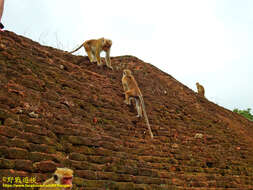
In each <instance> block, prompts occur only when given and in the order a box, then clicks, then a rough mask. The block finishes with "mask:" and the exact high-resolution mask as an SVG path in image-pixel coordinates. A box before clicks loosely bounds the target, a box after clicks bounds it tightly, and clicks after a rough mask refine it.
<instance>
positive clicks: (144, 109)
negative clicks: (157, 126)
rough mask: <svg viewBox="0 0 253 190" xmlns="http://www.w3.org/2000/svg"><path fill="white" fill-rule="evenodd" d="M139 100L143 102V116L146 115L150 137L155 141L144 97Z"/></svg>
mask: <svg viewBox="0 0 253 190" xmlns="http://www.w3.org/2000/svg"><path fill="white" fill-rule="evenodd" d="M139 99H140V101H141V107H142V111H143V114H144V118H145V121H146V123H147V126H148V131H149V133H150V137H151V139H153V138H154V135H153V133H152V130H151V127H150V124H149V120H148V116H147V113H146V108H145V105H144V100H143V97H142V96H139Z"/></svg>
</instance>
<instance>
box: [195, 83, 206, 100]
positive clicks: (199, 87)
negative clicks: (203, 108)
mask: <svg viewBox="0 0 253 190" xmlns="http://www.w3.org/2000/svg"><path fill="white" fill-rule="evenodd" d="M196 86H197V89H198V94H199V95H201V96H203V97H205V89H204V87H203V86H202V85H200V84H199V83H198V82H197V83H196Z"/></svg>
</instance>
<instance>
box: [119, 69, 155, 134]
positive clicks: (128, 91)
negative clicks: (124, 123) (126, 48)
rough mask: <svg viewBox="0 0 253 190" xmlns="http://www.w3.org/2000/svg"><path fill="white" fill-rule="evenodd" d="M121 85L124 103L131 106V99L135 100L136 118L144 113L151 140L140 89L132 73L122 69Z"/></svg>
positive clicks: (150, 131)
mask: <svg viewBox="0 0 253 190" xmlns="http://www.w3.org/2000/svg"><path fill="white" fill-rule="evenodd" d="M122 85H123V89H124V94H125V101H124V102H125V103H126V104H128V105H131V102H130V101H131V99H135V104H136V110H137V113H138V115H137V117H142V112H143V113H144V118H145V121H146V123H147V126H148V130H149V133H150V136H151V138H153V137H154V136H153V133H152V130H151V127H150V124H149V120H148V116H147V113H146V109H145V105H144V100H143V96H142V93H141V91H140V88H139V87H138V84H137V82H136V80H135V78H134V76H133V75H132V72H131V71H130V70H129V69H124V71H123V77H122Z"/></svg>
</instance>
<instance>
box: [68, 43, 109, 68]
mask: <svg viewBox="0 0 253 190" xmlns="http://www.w3.org/2000/svg"><path fill="white" fill-rule="evenodd" d="M111 46H112V41H111V40H109V39H105V38H99V39H92V40H87V41H85V42H84V43H83V44H82V45H80V46H79V47H78V48H76V49H75V50H73V51H71V52H69V53H74V52H76V51H77V50H79V49H80V48H81V47H84V49H85V51H86V52H87V54H88V57H89V60H90V62H92V63H93V62H97V65H98V66H102V63H101V58H100V53H101V51H105V52H106V57H105V62H106V66H107V67H108V68H110V69H112V70H113V68H112V65H111V59H110V49H111Z"/></svg>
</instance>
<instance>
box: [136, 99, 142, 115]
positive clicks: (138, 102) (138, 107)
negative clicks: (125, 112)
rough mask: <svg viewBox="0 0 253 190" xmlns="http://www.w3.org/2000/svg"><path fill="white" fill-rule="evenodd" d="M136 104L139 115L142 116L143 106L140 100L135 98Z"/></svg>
mask: <svg viewBox="0 0 253 190" xmlns="http://www.w3.org/2000/svg"><path fill="white" fill-rule="evenodd" d="M135 105H136V110H137V113H138V115H137V117H142V107H141V103H140V100H139V99H137V98H135Z"/></svg>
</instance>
